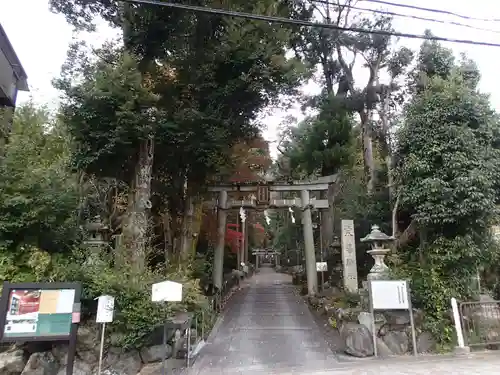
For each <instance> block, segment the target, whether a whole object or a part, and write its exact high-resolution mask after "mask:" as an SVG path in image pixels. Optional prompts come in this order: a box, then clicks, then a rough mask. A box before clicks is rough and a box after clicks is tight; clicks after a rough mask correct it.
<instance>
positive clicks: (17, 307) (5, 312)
mask: <svg viewBox="0 0 500 375" xmlns="http://www.w3.org/2000/svg"><path fill="white" fill-rule="evenodd" d="M81 288H82V287H81V284H80V283H19V284H11V283H9V282H4V283H3V290H2V297H1V299H0V342H16V341H24V342H26V341H28V342H29V341H68V342H69V344H68V360H67V365H66V375H73V364H74V362H75V354H76V335H77V330H78V323H79V322H80V296H81V291H82V289H81Z"/></svg>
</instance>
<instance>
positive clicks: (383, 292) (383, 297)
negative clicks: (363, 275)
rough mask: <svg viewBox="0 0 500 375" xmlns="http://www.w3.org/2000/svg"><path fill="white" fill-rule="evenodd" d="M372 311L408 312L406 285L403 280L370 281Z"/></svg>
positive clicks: (408, 302) (408, 303)
mask: <svg viewBox="0 0 500 375" xmlns="http://www.w3.org/2000/svg"><path fill="white" fill-rule="evenodd" d="M370 290H371V296H372V306H373V309H374V310H408V309H409V308H410V301H409V300H408V283H407V282H406V281H404V280H372V281H370Z"/></svg>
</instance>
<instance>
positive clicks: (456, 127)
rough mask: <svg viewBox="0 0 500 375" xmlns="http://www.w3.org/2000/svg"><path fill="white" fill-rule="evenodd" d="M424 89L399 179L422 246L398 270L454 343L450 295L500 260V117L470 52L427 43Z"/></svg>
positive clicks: (407, 124) (401, 136) (413, 112)
mask: <svg viewBox="0 0 500 375" xmlns="http://www.w3.org/2000/svg"><path fill="white" fill-rule="evenodd" d="M418 61H419V66H418V69H420V71H417V72H416V73H418V74H419V75H420V77H422V76H424V77H425V80H421V81H420V86H418V87H417V88H418V90H417V91H416V92H415V94H414V96H413V98H412V100H411V101H410V102H409V104H408V106H407V107H406V109H405V112H404V125H403V126H402V128H401V129H399V131H398V134H397V139H398V155H397V156H398V167H397V170H396V173H395V178H396V180H397V182H398V186H399V195H400V204H401V208H402V209H403V211H404V212H405V214H406V215H408V216H409V217H411V219H412V220H414V222H416V224H417V226H418V231H419V234H420V244H419V245H416V246H407V247H405V248H402V249H398V254H397V256H398V257H399V260H400V262H399V263H398V264H399V265H398V269H397V270H396V271H397V272H401V274H402V275H403V276H407V277H409V278H410V279H411V280H412V291H413V295H414V298H415V299H416V301H415V302H416V305H417V306H420V307H422V308H423V309H424V311H425V313H426V316H425V319H426V320H425V324H426V325H427V326H426V328H427V329H429V330H430V331H431V332H432V333H433V334H434V335H435V337H436V338H438V339H439V340H440V342H441V343H450V342H451V340H452V334H451V332H452V331H451V330H450V328H449V325H450V317H449V314H448V312H449V298H450V297H451V296H453V297H456V298H457V299H461V300H464V299H468V298H471V296H472V294H473V291H472V290H471V287H470V285H471V278H472V275H475V274H476V272H477V271H478V269H482V268H483V267H484V266H486V265H488V264H490V263H491V262H495V261H497V260H498V250H497V246H492V242H491V236H490V230H489V228H490V226H491V224H492V223H493V222H495V221H496V220H497V217H496V209H495V203H496V200H497V194H498V193H497V191H496V190H495V188H496V186H495V183H496V181H497V170H496V166H497V165H498V164H497V163H498V162H499V159H498V154H497V153H496V152H495V150H494V149H493V147H492V146H493V140H494V137H493V134H494V131H496V129H498V125H499V123H498V121H497V118H496V116H495V114H494V112H493V111H492V109H491V107H490V103H489V101H488V98H487V97H486V96H485V95H482V94H480V93H478V92H477V90H476V85H477V82H478V77H479V72H477V69H475V65H474V64H473V62H471V61H470V60H467V59H466V58H465V57H463V58H462V61H461V62H460V65H454V59H453V55H452V54H451V52H450V51H448V50H446V49H444V48H442V47H441V46H440V45H439V44H437V43H435V42H425V43H424V44H423V45H422V48H421V51H420V55H419V60H418Z"/></svg>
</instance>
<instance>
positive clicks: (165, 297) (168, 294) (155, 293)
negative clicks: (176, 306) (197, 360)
mask: <svg viewBox="0 0 500 375" xmlns="http://www.w3.org/2000/svg"><path fill="white" fill-rule="evenodd" d="M151 301H153V302H159V303H167V302H181V301H182V284H181V283H176V282H174V281H162V282H161V283H156V284H153V287H152V290H151ZM165 310H166V309H165ZM167 331H168V324H167V317H166V316H165V323H164V325H163V349H164V352H163V366H162V375H166V374H167V349H168V348H167V334H168V332H167ZM188 355H189V350H188Z"/></svg>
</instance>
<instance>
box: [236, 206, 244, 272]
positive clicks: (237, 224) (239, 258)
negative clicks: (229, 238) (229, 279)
mask: <svg viewBox="0 0 500 375" xmlns="http://www.w3.org/2000/svg"><path fill="white" fill-rule="evenodd" d="M236 231H237V232H239V231H240V215H239V214H237V215H236ZM242 246H243V244H242V241H241V240H239V241H238V249H237V251H236V269H237V270H239V269H240V267H241V262H242V260H241V247H242Z"/></svg>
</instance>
